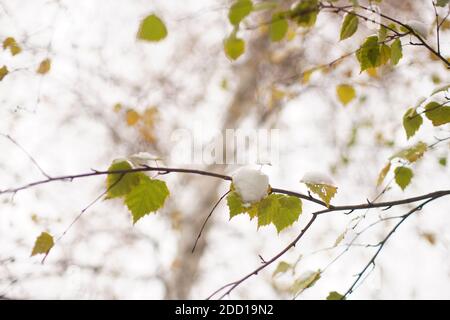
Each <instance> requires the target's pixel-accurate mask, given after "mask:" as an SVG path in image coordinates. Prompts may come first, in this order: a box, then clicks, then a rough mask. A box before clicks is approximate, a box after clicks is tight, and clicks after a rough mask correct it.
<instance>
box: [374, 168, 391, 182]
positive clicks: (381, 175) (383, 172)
mask: <svg viewBox="0 0 450 320" xmlns="http://www.w3.org/2000/svg"><path fill="white" fill-rule="evenodd" d="M389 169H391V163H390V162H388V163H387V164H386V165H385V166H384V167H383V169H381V171H380V173H379V175H378V179H377V187H379V186H381V184H382V183H383V181H384V179H385V178H386V176H387V174H388V172H389Z"/></svg>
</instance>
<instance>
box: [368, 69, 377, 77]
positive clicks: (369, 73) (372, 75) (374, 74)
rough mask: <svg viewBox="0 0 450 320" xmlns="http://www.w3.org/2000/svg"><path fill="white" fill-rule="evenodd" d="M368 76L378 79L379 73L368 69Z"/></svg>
mask: <svg viewBox="0 0 450 320" xmlns="http://www.w3.org/2000/svg"><path fill="white" fill-rule="evenodd" d="M366 72H367V74H368V75H369V76H370V77H372V78H378V73H377V69H376V68H367V69H366Z"/></svg>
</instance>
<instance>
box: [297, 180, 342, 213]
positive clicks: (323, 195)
mask: <svg viewBox="0 0 450 320" xmlns="http://www.w3.org/2000/svg"><path fill="white" fill-rule="evenodd" d="M305 184H306V186H307V187H308V189H309V190H311V192H313V193H315V194H317V195H318V196H319V197H320V199H322V200H323V201H324V202H325V203H326V205H327V206H328V207H329V206H330V201H331V199H332V198H333V197H334V196H335V194H336V192H337V187H335V186H332V185H328V184H323V183H305Z"/></svg>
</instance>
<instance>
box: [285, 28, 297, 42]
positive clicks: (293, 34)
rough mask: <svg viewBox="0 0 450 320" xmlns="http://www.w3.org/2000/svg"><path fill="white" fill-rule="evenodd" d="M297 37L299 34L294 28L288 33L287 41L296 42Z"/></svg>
mask: <svg viewBox="0 0 450 320" xmlns="http://www.w3.org/2000/svg"><path fill="white" fill-rule="evenodd" d="M296 35H297V33H296V32H295V30H294V29H292V28H289V29H288V32H287V35H286V39H287V41H292V40H294V39H295V36H296Z"/></svg>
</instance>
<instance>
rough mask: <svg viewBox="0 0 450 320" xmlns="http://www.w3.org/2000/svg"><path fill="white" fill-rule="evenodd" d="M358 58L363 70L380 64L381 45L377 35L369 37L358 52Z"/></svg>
mask: <svg viewBox="0 0 450 320" xmlns="http://www.w3.org/2000/svg"><path fill="white" fill-rule="evenodd" d="M356 58H357V59H358V61H359V64H360V66H361V72H363V71H364V70H367V69H369V68H375V67H377V66H378V63H379V58H380V45H379V43H378V37H377V36H370V37H368V38H367V39H366V40H365V41H364V43H363V44H362V45H361V47H360V48H359V49H358V51H357V52H356Z"/></svg>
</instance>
